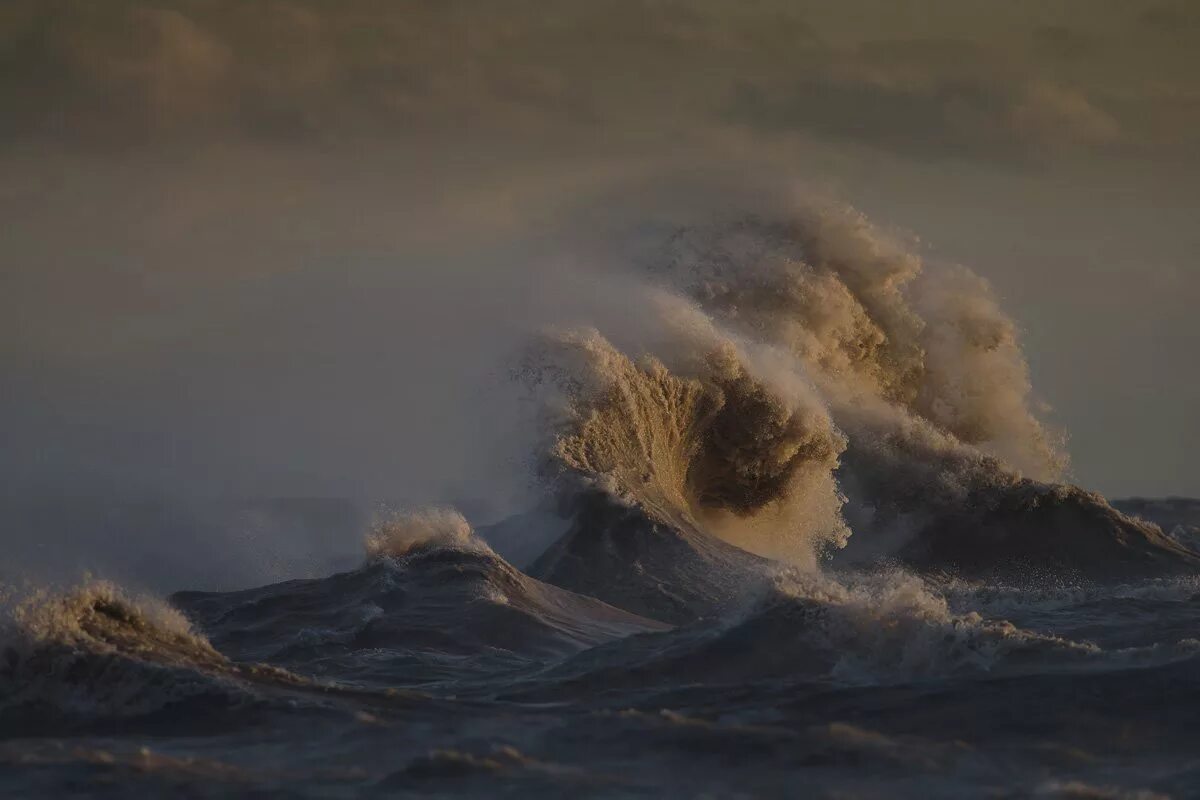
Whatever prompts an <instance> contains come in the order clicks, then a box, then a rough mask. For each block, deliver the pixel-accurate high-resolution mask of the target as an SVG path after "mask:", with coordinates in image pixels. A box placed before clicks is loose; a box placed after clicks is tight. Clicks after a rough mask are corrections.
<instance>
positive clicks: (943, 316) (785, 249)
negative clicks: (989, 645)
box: [520, 205, 1200, 579]
mask: <svg viewBox="0 0 1200 800" xmlns="http://www.w3.org/2000/svg"><path fill="white" fill-rule="evenodd" d="M635 286H636V287H637V288H635V289H634V290H633V292H632V293H633V294H634V295H635V296H632V297H630V298H629V303H630V304H631V305H632V306H635V307H636V309H637V311H636V313H635V314H633V315H629V316H637V317H639V319H638V324H637V325H629V324H624V325H617V326H613V327H612V330H611V331H610V332H605V331H603V330H601V329H600V328H597V327H585V328H579V329H569V330H559V331H551V332H548V333H547V334H546V335H545V336H544V338H543V339H542V340H541V341H540V342H539V343H538V344H537V345H536V346H534V347H532V348H531V349H530V351H529V354H528V356H527V358H526V359H525V361H524V362H523V364H522V366H521V369H520V375H521V377H522V379H523V380H524V381H525V383H526V384H527V385H528V386H530V387H532V388H533V390H534V392H535V394H536V395H537V397H538V400H539V403H540V408H541V409H542V411H543V416H542V424H543V430H545V431H546V442H545V443H544V445H543V446H542V448H541V449H542V452H543V454H544V458H543V463H542V471H543V474H546V475H550V476H551V477H552V478H553V482H554V485H556V486H557V487H558V488H557V490H558V491H559V492H560V494H564V495H568V496H569V495H571V494H572V493H574V492H577V491H580V490H581V487H582V490H586V491H591V490H600V491H603V492H605V493H607V494H608V495H609V496H610V497H611V498H613V499H614V500H615V501H617V502H620V503H623V504H626V505H628V506H631V507H636V508H637V509H640V510H641V512H643V513H645V514H647V515H649V517H651V518H652V519H653V520H654V521H656V522H658V523H661V524H663V525H666V526H669V527H673V528H676V529H680V530H686V531H691V532H694V533H696V534H701V535H706V536H711V537H716V538H719V539H723V540H725V541H727V542H729V543H731V544H734V545H736V546H738V547H740V548H743V549H745V550H748V551H750V552H752V553H756V554H759V555H763V556H767V557H770V558H773V559H781V560H786V561H788V562H790V563H792V564H798V565H803V566H808V567H812V566H814V565H815V564H816V563H817V562H818V561H819V560H820V558H821V557H822V556H823V555H824V556H829V557H832V558H833V559H834V561H835V563H840V562H844V563H847V564H851V563H853V564H863V563H877V562H879V561H881V560H889V559H890V560H899V561H902V562H906V563H910V564H912V565H913V566H916V567H918V568H920V569H922V570H938V569H945V570H951V571H962V572H964V573H969V574H976V575H983V574H988V573H989V572H1003V571H1012V570H1016V569H1019V570H1024V571H1026V572H1029V571H1030V570H1033V571H1035V572H1036V571H1037V570H1045V571H1051V572H1064V571H1065V572H1067V573H1072V572H1073V573H1074V574H1076V575H1077V576H1080V577H1096V578H1105V579H1107V578H1110V577H1114V576H1115V577H1120V575H1130V576H1131V575H1136V574H1158V573H1160V572H1162V571H1167V572H1169V571H1171V570H1172V569H1176V570H1178V571H1189V570H1194V569H1195V568H1196V566H1197V564H1200V562H1198V561H1197V560H1196V559H1195V555H1194V554H1192V553H1190V552H1189V551H1188V550H1187V549H1186V547H1184V546H1182V545H1180V544H1179V543H1178V542H1176V541H1173V540H1170V539H1168V538H1167V537H1165V536H1163V535H1162V533H1161V531H1159V530H1158V529H1157V528H1155V527H1154V526H1153V525H1150V524H1144V523H1141V522H1137V521H1134V520H1130V519H1128V518H1126V517H1124V516H1123V515H1121V514H1120V513H1119V512H1117V511H1115V510H1114V509H1112V508H1111V507H1110V506H1109V505H1108V504H1107V502H1106V501H1105V500H1104V499H1103V498H1101V497H1100V496H1098V495H1094V494H1091V493H1088V492H1084V491H1082V490H1078V489H1075V488H1073V487H1069V486H1064V485H1060V484H1059V483H1057V481H1060V480H1061V478H1062V476H1063V474H1064V472H1065V470H1066V467H1067V457H1066V454H1065V452H1064V450H1063V448H1062V436H1061V435H1059V434H1058V433H1056V432H1055V431H1053V430H1052V429H1050V428H1049V427H1048V426H1047V425H1046V424H1045V423H1044V422H1043V421H1042V420H1040V419H1039V417H1038V415H1037V413H1036V411H1037V408H1038V404H1037V403H1036V401H1035V400H1034V398H1033V394H1032V390H1031V387H1030V381H1029V371H1028V368H1027V365H1026V362H1025V359H1024V356H1023V354H1022V352H1021V349H1020V346H1019V341H1018V337H1017V334H1016V326H1015V325H1014V323H1013V322H1012V320H1010V319H1009V318H1008V317H1007V316H1005V315H1004V313H1003V312H1002V311H1001V310H1000V308H999V306H998V304H997V303H996V300H995V298H994V296H993V294H992V292H991V290H990V288H989V287H988V285H987V284H986V282H984V281H983V280H982V279H981V278H979V277H978V276H975V275H973V274H972V273H970V272H969V271H967V270H966V269H964V268H961V267H952V268H951V267H931V266H928V265H926V264H925V263H924V262H923V260H922V259H921V258H920V256H919V255H917V254H916V253H915V252H914V250H913V248H912V247H911V246H907V245H906V243H905V242H904V241H903V240H902V239H900V238H898V237H897V236H894V235H891V234H888V233H886V232H884V231H881V230H880V229H878V228H877V227H875V226H873V225H872V224H871V223H870V222H868V221H867V220H866V219H865V218H864V217H863V216H862V215H861V214H860V213H858V212H857V211H854V210H853V209H850V208H845V207H835V206H830V205H811V206H808V207H805V208H802V209H800V210H799V211H798V212H797V213H796V214H795V215H794V216H793V217H792V218H791V219H789V220H787V221H785V222H768V221H764V220H761V219H748V220H744V221H742V222H739V223H736V224H733V225H727V226H719V227H709V228H702V229H687V230H682V231H680V232H678V233H677V234H676V235H675V236H674V237H672V238H671V240H670V241H669V242H668V243H667V245H665V247H664V248H663V249H662V250H659V251H655V252H653V253H652V254H651V255H650V256H648V257H647V259H646V265H645V269H644V270H643V273H642V277H641V278H640V279H639V282H638V283H637V284H635ZM567 505H568V506H569V505H570V503H567ZM851 531H853V532H854V535H853V536H851ZM843 550H844V553H839V551H843Z"/></svg>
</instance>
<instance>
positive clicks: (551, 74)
mask: <svg viewBox="0 0 1200 800" xmlns="http://www.w3.org/2000/svg"><path fill="white" fill-rule="evenodd" d="M0 109H3V113H2V114H0V259H2V260H3V261H2V263H3V272H2V277H0V281H2V283H0V319H2V320H3V322H0V325H3V328H2V329H0V330H2V332H3V336H2V338H0V366H2V367H3V373H4V375H5V380H4V391H3V394H2V395H0V413H2V415H3V416H2V418H0V436H2V437H3V440H2V441H0V459H2V460H0V470H2V471H3V473H2V474H3V477H4V478H5V481H6V483H7V484H8V485H9V486H10V487H28V486H30V485H37V486H43V487H45V486H54V485H71V486H74V487H77V488H78V487H91V488H94V489H95V490H96V491H103V489H104V487H106V486H111V487H119V488H124V489H139V488H142V489H144V488H167V489H181V488H194V489H197V490H201V491H229V492H237V493H246V494H305V493H312V494H347V495H354V496H389V497H397V498H401V499H405V500H408V501H413V502H419V501H422V500H441V499H448V498H451V497H454V496H458V495H462V496H468V497H469V496H475V495H478V494H479V493H480V491H481V490H480V489H479V487H478V484H480V483H483V482H486V480H487V479H488V475H489V474H491V473H492V472H493V471H494V470H495V469H496V466H497V462H498V461H500V462H502V461H503V459H504V458H510V457H511V451H509V450H505V447H506V446H507V444H508V443H506V442H505V441H504V439H505V433H506V431H504V430H497V426H498V425H499V424H500V421H501V420H502V419H503V418H504V414H503V412H502V409H500V408H498V407H497V406H498V405H502V403H501V401H500V400H496V401H495V402H491V401H489V400H488V399H487V398H489V397H490V395H489V394H488V393H489V391H490V389H489V387H492V386H494V385H495V383H497V382H500V381H502V380H503V375H504V372H505V366H504V364H505V359H506V358H508V357H509V355H510V351H511V347H512V345H513V343H514V342H516V341H518V340H519V339H520V337H521V334H522V333H523V331H524V330H525V329H526V328H527V327H528V326H530V325H532V324H534V323H540V322H544V321H547V320H551V319H552V318H555V317H558V316H562V317H569V316H570V312H571V309H572V307H573V306H574V305H577V304H580V303H585V302H586V298H583V299H581V295H586V294H587V291H586V286H587V285H588V284H587V281H586V279H584V278H582V277H581V275H584V274H588V273H590V272H592V271H594V270H596V269H605V268H606V265H607V264H609V263H610V262H615V261H616V260H617V259H618V252H619V250H620V247H618V246H614V243H619V242H621V241H623V239H624V237H635V236H637V235H642V234H645V233H646V232H647V231H651V232H652V231H655V230H658V229H660V227H661V226H665V225H668V224H672V223H677V222H686V221H689V220H696V219H701V220H704V219H708V218H710V217H712V216H715V215H729V214H738V213H741V212H743V211H761V210H764V209H766V210H768V211H770V210H771V209H773V208H780V209H782V208H784V207H785V205H786V201H785V200H784V199H783V198H786V197H788V196H789V195H791V194H794V193H797V192H799V193H810V192H811V193H821V194H824V195H831V196H835V197H838V198H841V199H844V200H848V201H850V202H852V203H854V204H856V205H858V206H859V207H861V208H862V209H863V210H865V211H866V212H867V213H868V214H869V215H870V216H871V217H872V218H873V219H874V220H875V221H876V222H878V223H880V224H882V225H884V226H894V227H896V228H899V229H901V230H903V231H907V232H910V233H912V234H913V235H916V236H918V237H920V239H921V242H922V243H923V247H924V248H925V251H924V252H925V256H926V257H927V258H929V259H931V260H944V261H951V262H959V263H963V264H966V265H967V266H969V267H971V268H973V269H975V270H976V271H977V272H979V273H981V274H982V275H984V276H986V277H987V278H988V279H989V280H990V281H991V282H992V283H993V284H994V286H995V288H996V290H997V293H998V295H999V296H1000V297H1001V298H1002V299H1003V302H1004V305H1005V307H1006V309H1007V310H1008V312H1009V313H1011V314H1012V315H1013V316H1014V317H1015V318H1016V319H1017V320H1018V321H1019V323H1020V326H1021V328H1022V332H1023V336H1024V340H1025V342H1026V345H1027V346H1026V349H1027V352H1028V356H1029V359H1030V362H1031V366H1032V373H1033V379H1034V386H1035V390H1036V392H1037V394H1038V396H1039V397H1040V398H1041V399H1042V400H1044V401H1045V402H1046V403H1047V404H1048V405H1049V406H1050V407H1052V409H1053V410H1052V411H1051V412H1049V413H1050V418H1051V420H1052V421H1053V422H1054V423H1055V424H1057V425H1060V426H1062V427H1064V428H1066V429H1067V431H1068V432H1069V434H1070V437H1071V438H1070V450H1071V454H1072V457H1073V465H1074V477H1075V478H1076V479H1077V480H1078V481H1079V482H1080V483H1082V484H1083V485H1085V486H1088V487H1090V488H1095V489H1099V490H1101V491H1104V492H1106V493H1109V494H1111V495H1129V494H1149V495H1163V494H1190V495H1200V468H1198V467H1197V464H1198V463H1200V462H1198V459H1197V456H1196V451H1197V448H1198V445H1200V425H1198V424H1197V421H1196V417H1195V409H1196V408H1197V407H1200V370H1198V369H1197V367H1196V365H1197V363H1198V359H1197V353H1200V317H1198V316H1197V309H1198V308H1200V264H1197V253H1198V252H1200V218H1198V214H1200V199H1198V197H1200V189H1198V182H1197V178H1200V4H1197V3H1194V2H1188V1H1187V0H1180V1H1179V2H1159V1H1158V0H1154V1H1152V2H1140V1H1136V0H1129V1H1128V2H1121V3H1101V2H1090V1H1088V0H1080V1H1079V2H1065V1H1059V2H1054V1H1053V0H1038V2H1032V1H1030V2H1022V1H1020V0H1013V1H1012V2H982V0H944V1H941V2H931V1H927V2H917V1H916V0H914V1H913V2H904V3H898V2H893V0H886V1H885V2H839V3H805V2H784V1H783V0H779V1H778V2H773V1H772V0H757V1H755V2H752V1H748V0H738V1H737V2H734V0H723V1H722V2H716V1H715V0H696V1H695V2H651V0H642V1H641V2H619V1H617V2H597V1H596V0H587V2H575V1H574V0H559V2H532V0H480V1H479V2H454V1H453V0H437V1H436V2H435V1H433V0H430V1H429V2H415V1H410V2H400V1H396V0H339V2H336V3H334V2H315V1H313V2H303V0H278V1H273V0H262V2H252V3H249V2H244V0H193V1H192V2H185V1H183V0H174V1H170V0H163V2H125V1H124V0H106V2H103V3H97V2H90V1H88V0H80V1H79V2H56V1H55V0H6V2H4V3H3V4H0ZM581 287H584V288H581ZM497 396H498V395H497ZM500 453H504V454H505V455H503V456H500V455H497V454H500ZM17 490H18V491H20V489H17Z"/></svg>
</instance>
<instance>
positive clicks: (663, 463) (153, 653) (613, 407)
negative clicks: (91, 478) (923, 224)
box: [0, 205, 1200, 798]
mask: <svg viewBox="0 0 1200 800" xmlns="http://www.w3.org/2000/svg"><path fill="white" fill-rule="evenodd" d="M631 258H636V260H637V264H636V270H635V271H636V274H637V275H638V278H637V280H631V281H630V282H629V283H628V285H624V286H623V287H622V290H623V291H624V295H623V297H622V300H621V302H620V305H621V306H622V307H623V308H624V309H625V311H626V313H625V315H624V316H623V317H622V318H621V319H619V320H617V321H613V320H612V319H610V320H607V321H600V320H591V319H581V320H579V324H567V325H563V326H560V327H556V328H553V329H547V330H545V331H544V332H543V333H542V335H540V336H539V337H537V338H536V339H535V340H534V341H530V342H528V344H527V346H526V347H525V348H524V349H523V350H522V353H521V355H520V357H519V358H517V359H515V360H514V362H513V363H511V364H508V365H505V366H504V371H505V375H506V378H505V380H506V382H507V384H508V385H509V386H511V387H512V389H513V391H514V393H516V394H517V395H518V396H519V397H520V400H521V402H520V408H521V410H522V412H521V413H522V414H523V415H524V416H525V417H526V418H527V420H526V421H527V422H529V423H530V424H529V425H528V426H527V427H528V429H529V430H530V431H533V432H534V433H533V435H531V437H530V441H529V442H528V448H527V450H528V454H529V457H528V462H527V463H523V464H521V465H520V466H521V467H522V468H527V469H528V472H529V475H530V478H529V480H530V485H531V486H533V487H536V492H535V494H536V496H537V497H538V498H539V499H538V500H537V501H536V502H533V503H532V504H530V506H529V507H528V508H527V509H526V510H525V511H524V512H522V513H519V514H517V515H515V516H511V517H508V518H505V519H501V520H476V519H469V517H470V516H471V514H470V513H469V510H468V509H457V510H456V509H455V508H452V507H449V506H444V505H435V506H431V507H427V508H409V509H403V510H389V511H380V510H377V509H376V510H368V511H362V510H361V509H358V510H355V509H350V508H349V507H347V508H342V507H340V506H336V504H335V506H334V507H332V510H331V509H330V508H329V507H326V506H322V505H321V504H320V503H315V502H314V503H310V504H309V505H307V506H306V505H304V504H303V503H300V504H299V505H298V506H295V507H289V508H290V510H289V511H288V513H286V514H282V515H278V514H277V517H276V524H278V525H282V526H283V527H285V528H286V527H287V526H289V525H291V526H294V527H295V529H296V539H297V542H300V541H301V540H303V539H305V537H310V538H311V537H312V536H314V535H319V534H313V530H314V529H321V528H322V527H326V528H329V529H334V528H337V529H338V530H339V531H342V532H341V533H339V534H338V538H339V542H340V543H341V544H342V545H346V547H345V550H346V553H348V555H345V554H344V555H343V556H342V557H341V561H340V562H337V563H336V564H335V563H334V561H336V560H331V561H330V562H329V563H330V565H331V566H330V568H329V569H328V570H327V571H326V572H324V573H322V574H321V575H318V576H315V577H314V576H311V575H309V576H305V577H296V578H292V579H289V580H282V581H281V582H276V583H272V584H270V585H265V586H248V587H245V588H240V589H237V590H231V591H211V590H203V591H201V590H197V589H196V588H195V587H190V586H187V585H179V586H176V587H174V589H176V590H177V591H174V592H173V593H170V592H164V593H162V594H161V595H153V594H147V593H145V592H143V591H141V590H138V589H135V588H132V587H128V586H125V585H123V584H122V583H119V582H116V581H113V580H107V579H106V578H107V577H108V576H105V575H97V576H95V577H90V578H87V579H85V580H83V581H82V582H80V583H78V584H76V585H73V586H47V585H18V584H14V585H12V586H10V587H9V588H8V589H7V590H6V594H5V597H4V599H3V604H4V616H3V623H2V627H0V637H2V638H0V794H3V795H4V796H7V797H14V798H16V797H320V798H326V797H328V798H349V797H375V796H378V797H409V796H411V797H417V796H438V797H454V796H462V797H513V798H524V797H566V796H569V797H647V798H654V797H722V798H723V797H828V798H851V797H853V798H893V797H912V798H961V797H994V798H1020V797H1062V798H1159V797H1174V798H1186V797H1200V749H1198V745H1200V726H1198V725H1197V723H1200V501H1190V500H1186V499H1169V500H1147V499H1132V500H1125V501H1112V502H1110V501H1109V500H1108V499H1106V498H1104V497H1102V496H1100V495H1098V494H1096V493H1093V492H1091V491H1088V490H1086V489H1084V488H1079V487H1077V486H1075V485H1073V484H1072V482H1071V478H1070V476H1071V474H1072V473H1071V469H1070V465H1069V463H1068V461H1067V459H1066V457H1065V455H1064V452H1065V447H1064V441H1063V434H1062V432H1060V431H1057V430H1055V429H1053V428H1052V427H1050V426H1048V425H1047V424H1045V422H1044V421H1043V419H1044V415H1043V414H1042V411H1041V409H1040V408H1039V407H1038V406H1037V404H1036V403H1035V401H1034V400H1033V397H1034V395H1033V393H1032V390H1031V387H1030V382H1029V370H1028V367H1027V363H1026V360H1025V357H1024V355H1023V353H1022V351H1021V347H1020V344H1019V336H1018V332H1017V330H1016V327H1015V325H1014V323H1013V322H1012V321H1011V319H1010V318H1009V317H1008V316H1006V314H1005V313H1004V312H1003V311H1002V310H1001V309H1000V307H999V305H998V303H997V301H996V300H995V298H994V296H993V294H992V292H991V291H990V289H989V288H988V286H987V284H986V283H985V282H984V281H983V280H981V279H980V278H979V277H977V276H976V275H974V274H973V273H971V272H970V271H968V270H966V269H964V268H960V267H954V268H935V267H934V266H931V265H928V264H926V263H924V261H923V259H922V258H920V257H919V256H918V255H916V254H915V252H914V251H913V249H912V248H911V247H909V246H908V244H907V243H906V242H905V241H903V240H900V239H897V238H896V237H894V236H892V235H889V234H887V233H886V232H884V231H881V230H880V229H879V228H878V227H877V226H876V225H874V224H873V223H872V222H871V221H870V220H868V219H866V218H865V217H864V216H863V215H862V214H860V213H858V212H857V211H855V210H853V209H849V208H843V207H834V206H830V205H814V206H812V207H806V208H803V209H801V210H798V211H796V212H795V213H794V214H791V215H789V216H786V217H784V218H780V219H763V218H757V217H751V218H745V219H740V220H738V221H735V222H732V223H727V224H726V223H722V224H706V225H700V226H696V227H692V228H684V229H680V230H677V231H674V232H673V233H671V234H670V235H669V236H666V237H663V239H662V240H661V241H657V242H656V243H655V244H654V245H653V246H652V247H647V248H645V251H644V252H639V253H637V254H636V255H635V256H631ZM1114 435H1116V434H1114ZM101 505H102V504H101ZM272 508H275V507H272V506H270V504H267V505H265V506H264V507H263V509H259V512H261V514H263V515H267V516H269V515H270V514H271V513H274V512H273V511H272ZM264 509H265V510H264ZM109 511H110V512H111V508H110V509H109ZM275 511H278V509H277V508H275ZM59 512H61V509H59V510H58V511H57V512H56V511H55V509H50V510H49V511H46V510H45V509H43V510H42V511H41V512H39V513H59ZM80 515H84V516H86V515H87V511H86V508H84V510H83V511H82V512H78V513H77V514H76V516H80ZM161 516H162V515H156V514H141V515H138V514H133V515H130V516H129V517H128V519H127V520H126V522H127V523H128V524H129V525H133V526H137V525H141V526H144V527H146V526H148V527H153V526H154V525H157V524H160V523H161V524H165V522H164V520H162V519H160V517H161ZM280 520H282V521H280ZM76 522H77V523H78V524H81V525H82V524H86V520H76ZM147 532H148V533H152V531H147ZM350 539H352V540H353V541H352V542H351V543H350V544H349V545H347V541H349V540H350ZM213 541H214V545H213V546H214V547H217V546H218V545H217V542H218V541H219V540H217V539H214V540H213ZM298 546H299V545H298ZM61 557H62V558H64V559H68V558H69V557H70V556H69V554H66V553H64V554H63V555H62V556H61ZM156 561H161V559H158V558H157V557H155V556H154V555H153V554H151V555H150V556H148V557H145V558H144V559H143V561H142V562H141V563H140V565H139V566H138V569H142V570H145V571H148V572H152V571H154V570H155V568H156ZM84 566H86V565H84ZM229 570H230V574H236V571H237V564H230V565H229Z"/></svg>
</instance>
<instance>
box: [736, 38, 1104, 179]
mask: <svg viewBox="0 0 1200 800" xmlns="http://www.w3.org/2000/svg"><path fill="white" fill-rule="evenodd" d="M729 114H730V116H731V117H732V118H733V119H735V120H738V121H740V122H742V123H744V124H746V125H749V126H752V127H763V128H768V129H776V130H789V129H790V130H796V131H804V132H810V133H813V134H816V135H819V136H822V137H826V138H829V139H833V140H840V141H850V142H858V143H862V144H868V145H872V146H875V147H879V148H882V149H886V150H890V151H894V152H897V153H900V154H903V155H907V156H912V157H919V158H926V159H927V158H944V157H956V158H977V159H984V160H1000V161H1017V160H1029V159H1036V158H1040V157H1043V156H1047V155H1056V154H1059V153H1061V152H1063V151H1064V150H1068V149H1078V148H1084V149H1094V148H1104V147H1108V146H1111V145H1114V144H1116V143H1118V142H1119V141H1120V139H1121V126H1120V123H1118V121H1117V120H1116V119H1115V118H1113V116H1112V115H1110V114H1109V113H1107V112H1105V111H1104V110H1102V109H1100V108H1098V107H1096V106H1095V105H1094V104H1093V102H1092V101H1091V100H1090V99H1089V98H1088V97H1087V96H1086V95H1085V94H1084V93H1083V92H1082V91H1080V90H1077V89H1073V88H1070V87H1067V86H1062V85H1058V84H1055V83H1053V82H1049V81H1046V80H1043V79H1040V78H1038V77H1036V76H1035V75H1033V74H1031V73H1030V72H1028V71H1027V70H1025V69H1023V68H1022V67H1020V66H1019V65H1017V64H1014V63H1013V62H1012V61H1011V60H1009V59H1008V58H1006V57H1004V56H1003V55H1000V54H997V53H995V52H993V51H992V50H990V49H989V48H985V47H982V46H980V45H978V44H973V43H971V42H968V41H963V40H885V41H875V42H866V43H863V44H862V45H860V46H858V47H856V48H853V49H850V50H847V51H843V52H838V53H835V54H834V53H831V54H830V56H829V58H828V60H827V61H826V62H824V63H823V64H821V65H820V67H819V68H817V69H816V70H814V71H813V72H812V73H811V74H809V75H807V76H805V77H804V78H803V79H801V80H799V81H797V82H795V83H793V84H790V85H789V84H787V83H781V82H780V81H778V80H776V79H771V80H769V81H765V82H761V81H760V82H758V83H744V84H742V85H741V86H740V87H739V88H738V89H737V91H736V92H735V93H734V95H733V100H732V102H731V104H730V107H729Z"/></svg>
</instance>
